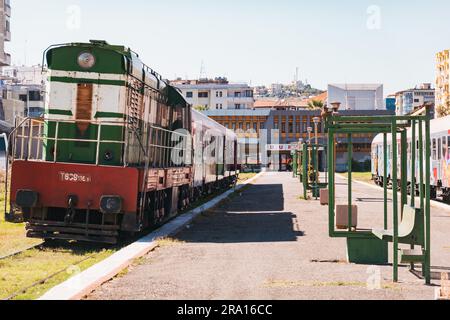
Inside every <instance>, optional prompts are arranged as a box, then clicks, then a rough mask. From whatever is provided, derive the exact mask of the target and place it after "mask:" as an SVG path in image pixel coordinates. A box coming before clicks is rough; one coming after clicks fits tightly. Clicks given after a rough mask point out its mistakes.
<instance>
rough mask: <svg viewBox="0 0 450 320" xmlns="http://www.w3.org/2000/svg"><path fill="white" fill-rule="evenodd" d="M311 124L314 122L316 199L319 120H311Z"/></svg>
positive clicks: (317, 118)
mask: <svg viewBox="0 0 450 320" xmlns="http://www.w3.org/2000/svg"><path fill="white" fill-rule="evenodd" d="M313 122H314V133H315V140H316V142H315V144H316V145H315V148H314V149H315V150H314V157H315V159H314V160H315V161H314V162H315V163H314V167H315V168H314V169H315V170H314V183H315V193H316V197H317V193H318V192H317V191H318V190H317V188H318V185H319V132H318V127H319V122H320V118H319V117H314V118H313Z"/></svg>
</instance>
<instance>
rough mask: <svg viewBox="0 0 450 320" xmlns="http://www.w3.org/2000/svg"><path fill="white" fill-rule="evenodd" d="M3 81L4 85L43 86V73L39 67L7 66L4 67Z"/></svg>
mask: <svg viewBox="0 0 450 320" xmlns="http://www.w3.org/2000/svg"><path fill="white" fill-rule="evenodd" d="M2 74H3V77H2V78H3V79H4V80H5V82H6V83H9V84H11V83H20V84H22V85H43V84H45V72H43V69H42V66H41V65H36V66H8V67H4V68H3V71H2Z"/></svg>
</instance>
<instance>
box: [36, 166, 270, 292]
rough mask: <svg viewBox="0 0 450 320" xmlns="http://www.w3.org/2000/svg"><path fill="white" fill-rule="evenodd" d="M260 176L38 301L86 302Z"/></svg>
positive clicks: (180, 218) (170, 224)
mask: <svg viewBox="0 0 450 320" xmlns="http://www.w3.org/2000/svg"><path fill="white" fill-rule="evenodd" d="M260 176H261V174H259V175H257V176H255V177H254V178H252V179H249V180H247V181H245V182H244V183H243V184H239V185H237V186H236V188H235V189H230V190H229V191H227V192H225V193H223V194H222V195H220V196H218V197H216V198H214V199H213V200H211V201H209V202H207V203H205V204H203V205H202V206H200V207H198V208H196V209H194V210H192V211H190V212H188V213H185V214H183V215H181V216H179V217H178V218H176V219H174V220H172V221H170V222H169V223H167V224H165V225H164V226H163V227H161V228H160V229H158V230H156V231H154V232H152V233H150V234H149V235H148V236H146V237H143V238H142V239H140V240H138V241H136V242H135V243H133V244H131V245H129V246H127V247H126V248H124V249H122V250H120V251H118V252H116V253H115V254H113V255H112V256H110V257H109V258H107V259H105V260H103V261H102V262H100V263H98V264H96V265H94V266H92V267H91V268H89V269H87V270H85V271H83V272H81V273H80V274H78V275H75V276H73V277H72V278H70V279H69V280H67V281H65V282H63V283H61V284H60V285H58V286H56V287H54V288H52V289H51V290H50V291H48V292H47V293H46V294H45V295H43V296H42V297H41V298H40V299H39V300H78V299H81V298H83V297H84V296H86V295H88V294H89V293H91V292H92V291H93V290H94V289H96V288H97V287H98V286H100V285H101V284H102V283H104V282H105V281H108V280H110V279H112V278H113V277H115V276H116V275H117V274H118V273H120V272H121V271H122V270H123V269H126V268H127V267H128V266H130V265H131V264H132V263H133V261H134V260H136V259H138V258H140V257H142V256H144V255H145V254H147V253H148V252H150V251H152V250H153V249H155V248H156V247H157V246H158V242H157V240H158V239H161V238H166V237H169V236H172V235H175V234H177V233H178V232H179V231H180V230H181V229H183V228H185V227H186V226H187V225H189V224H190V223H191V222H192V221H193V220H194V219H195V218H196V217H198V216H199V215H200V214H202V213H203V212H204V211H206V210H209V209H211V208H214V207H215V206H217V205H218V204H219V203H220V202H221V201H223V200H225V199H226V198H228V197H229V196H230V195H231V194H233V193H234V192H235V191H239V190H240V189H242V188H243V187H244V186H246V185H247V184H250V183H252V182H253V181H255V180H256V179H258V178H259V177H260Z"/></svg>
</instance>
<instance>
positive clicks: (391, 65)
mask: <svg viewBox="0 0 450 320" xmlns="http://www.w3.org/2000/svg"><path fill="white" fill-rule="evenodd" d="M72 5H77V6H78V7H79V8H80V13H81V15H80V19H77V18H76V17H77V14H76V11H77V10H73V8H71V6H72ZM373 5H375V6H376V7H375V9H374V8H371V6H373ZM11 6H12V21H11V29H12V41H11V43H9V44H8V45H7V48H8V51H9V52H10V53H11V54H12V55H13V57H12V59H13V62H14V63H16V64H24V63H25V62H26V64H28V65H30V64H37V63H40V61H41V58H42V51H43V50H44V49H45V48H46V47H47V46H48V45H50V44H56V43H65V42H72V41H87V40H89V39H105V40H107V41H108V42H110V43H114V44H124V45H126V46H129V47H131V48H132V49H133V50H134V51H136V52H138V53H139V54H140V56H141V58H142V59H143V61H144V62H145V63H146V64H148V65H149V66H151V67H152V68H154V69H155V70H157V71H158V72H159V73H161V74H162V75H163V76H164V77H166V78H174V77H175V76H180V77H185V76H189V77H190V78H198V77H199V74H200V66H201V62H202V60H203V61H204V66H205V71H206V75H207V76H209V77H214V76H220V75H225V76H227V77H228V78H229V79H230V80H231V81H246V82H251V84H253V85H257V84H270V83H273V82H290V81H292V80H293V78H294V74H295V68H296V67H299V69H300V78H301V79H305V78H306V79H308V81H309V83H311V84H312V85H313V86H315V87H319V88H322V89H325V88H326V85H327V84H328V83H333V82H341V83H342V82H349V83H354V82H370V83H383V84H384V85H385V95H386V94H389V93H392V92H394V91H397V90H401V89H406V88H408V87H413V86H415V85H416V84H417V83H419V82H434V73H435V71H434V64H435V53H436V52H438V51H440V50H442V49H446V48H448V47H450V18H449V13H450V1H448V0H429V1H415V0H390V1H388V0H369V1H367V0H339V1H336V0H317V1H304V0H277V1H275V0H274V1H266V0H240V1H239V0H227V1H215V0H209V1H208V0H189V1H187V0H164V1H162V0H158V1H156V0H145V1H144V0H128V1H116V0H96V1H94V0H44V1H30V0H12V1H11ZM368 9H369V10H368ZM374 10H375V11H374ZM368 11H369V12H368ZM378 12H379V13H380V14H379V17H380V19H378V18H377V17H378ZM74 13H75V14H74ZM72 17H75V18H74V19H72ZM77 21H79V22H80V23H79V24H78V23H77ZM68 22H69V23H68ZM368 24H369V26H370V27H368ZM71 26H72V27H71ZM73 26H74V27H73Z"/></svg>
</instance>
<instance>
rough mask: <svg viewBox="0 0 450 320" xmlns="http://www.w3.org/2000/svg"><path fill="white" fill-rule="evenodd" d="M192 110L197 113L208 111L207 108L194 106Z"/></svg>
mask: <svg viewBox="0 0 450 320" xmlns="http://www.w3.org/2000/svg"><path fill="white" fill-rule="evenodd" d="M194 109H195V110H197V111H200V112H202V111H207V110H209V107H207V106H195V107H194Z"/></svg>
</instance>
